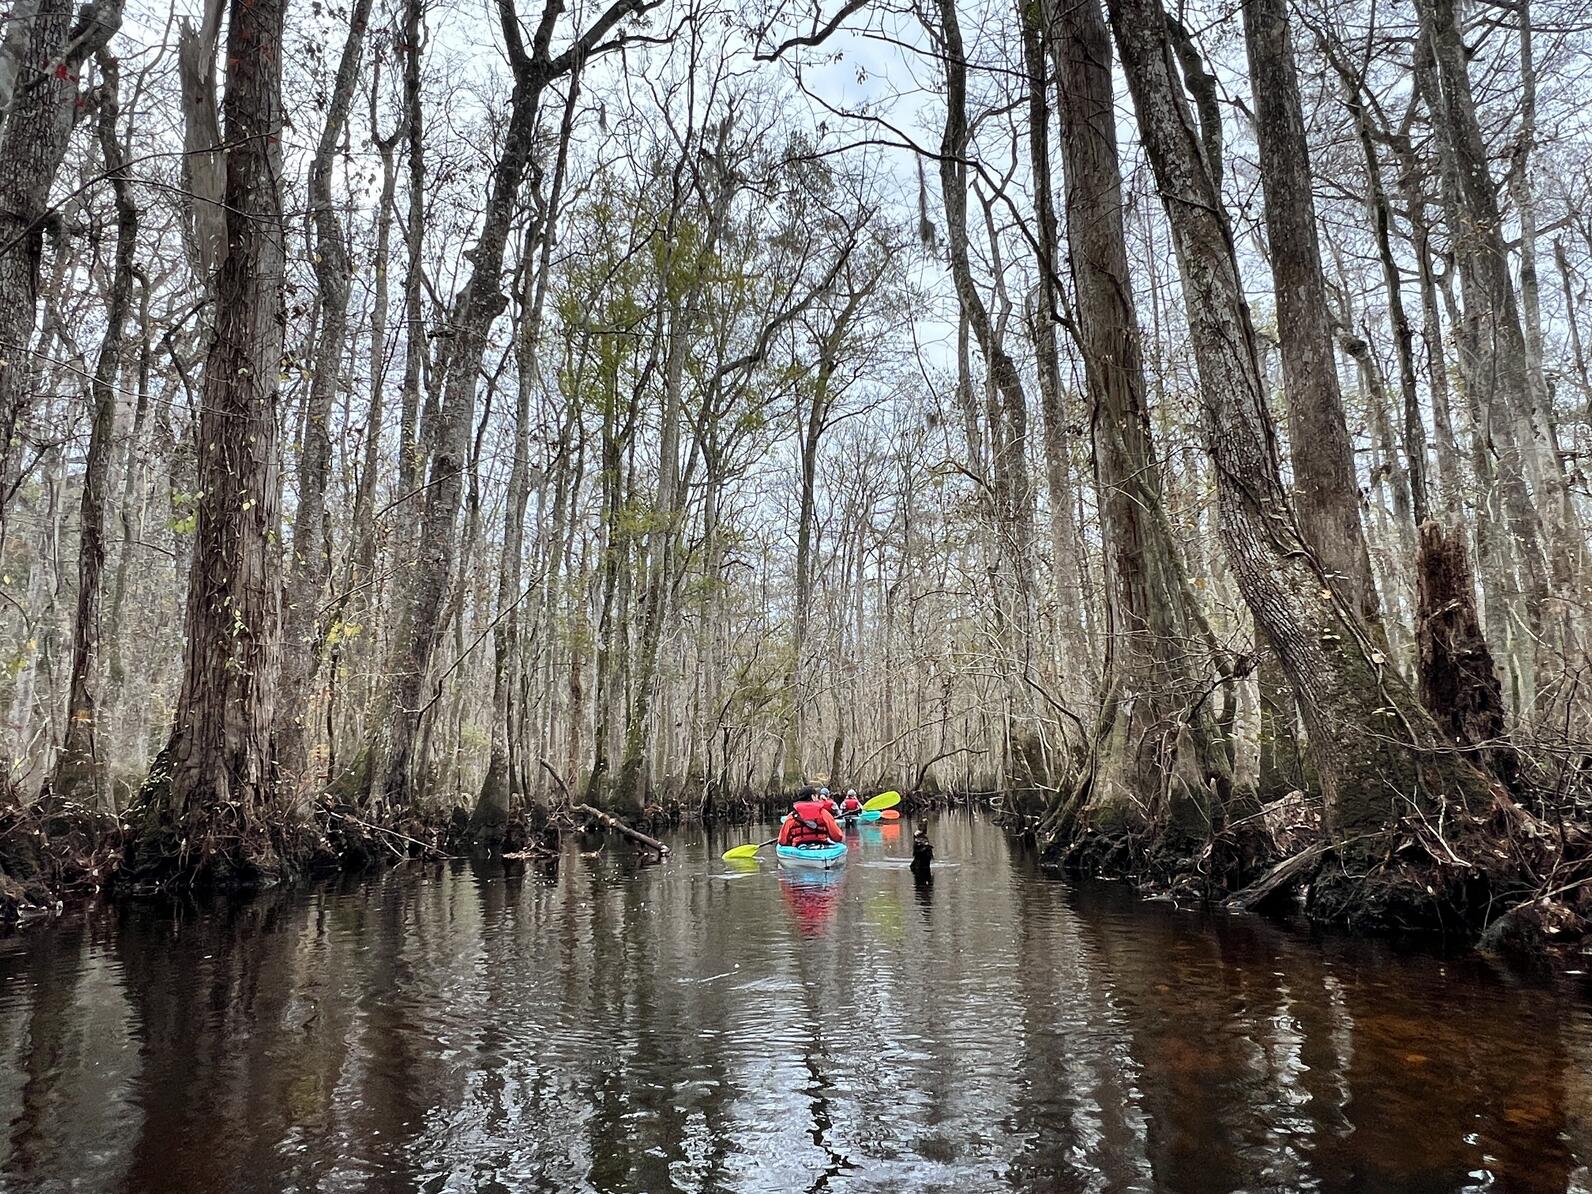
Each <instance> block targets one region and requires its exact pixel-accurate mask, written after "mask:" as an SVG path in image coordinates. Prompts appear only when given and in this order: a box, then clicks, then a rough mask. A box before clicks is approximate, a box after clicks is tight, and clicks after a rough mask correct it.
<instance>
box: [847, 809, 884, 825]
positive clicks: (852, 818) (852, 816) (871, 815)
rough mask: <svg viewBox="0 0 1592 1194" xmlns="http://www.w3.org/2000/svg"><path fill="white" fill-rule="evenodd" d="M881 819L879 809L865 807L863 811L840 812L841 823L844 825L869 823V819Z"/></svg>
mask: <svg viewBox="0 0 1592 1194" xmlns="http://www.w3.org/2000/svg"><path fill="white" fill-rule="evenodd" d="M881 819H882V818H881V817H880V815H879V810H878V809H864V810H863V811H861V812H856V813H841V814H840V820H841V823H842V824H844V825H856V824H858V823H859V822H861V823H867V822H869V821H878V820H881Z"/></svg>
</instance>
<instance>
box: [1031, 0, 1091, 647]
mask: <svg viewBox="0 0 1592 1194" xmlns="http://www.w3.org/2000/svg"><path fill="white" fill-rule="evenodd" d="M1019 10H1020V11H1019V13H1018V19H1019V20H1020V21H1021V22H1022V39H1023V71H1024V74H1025V75H1026V76H1027V78H1026V82H1027V87H1028V159H1029V162H1030V164H1031V166H1032V168H1033V180H1034V181H1033V186H1034V240H1035V245H1036V252H1035V256H1036V258H1037V264H1038V266H1039V283H1038V287H1037V301H1036V302H1035V303H1034V304H1033V308H1032V310H1031V311H1030V312H1029V331H1030V335H1031V337H1032V339H1033V342H1034V355H1035V357H1036V360H1037V364H1038V372H1039V413H1040V418H1041V421H1042V423H1043V425H1044V443H1045V480H1046V484H1047V488H1048V489H1049V494H1050V551H1051V556H1052V560H1051V568H1052V571H1053V574H1054V576H1055V578H1056V580H1055V584H1056V593H1055V608H1056V616H1057V620H1058V621H1059V622H1060V623H1061V634H1062V646H1063V649H1064V650H1065V651H1066V662H1065V665H1064V672H1065V673H1067V674H1074V675H1077V676H1080V677H1082V676H1086V675H1088V674H1089V673H1090V672H1091V671H1092V670H1093V668H1094V661H1095V649H1094V643H1093V642H1092V641H1090V638H1091V636H1090V635H1089V633H1088V628H1089V621H1090V619H1089V615H1088V612H1087V603H1086V602H1085V600H1084V581H1083V572H1084V556H1083V546H1082V544H1081V543H1080V542H1079V539H1078V534H1077V528H1076V526H1075V525H1074V523H1073V513H1074V510H1075V509H1076V508H1077V497H1076V495H1075V493H1074V490H1073V484H1072V460H1071V458H1070V452H1069V450H1068V444H1067V415H1066V410H1065V409H1064V403H1063V398H1062V385H1061V354H1060V351H1059V348H1058V346H1057V343H1056V324H1057V321H1058V319H1059V312H1058V310H1057V304H1058V303H1059V302H1060V298H1061V295H1060V288H1061V279H1060V277H1059V276H1058V274H1057V268H1058V265H1057V258H1058V256H1059V254H1058V252H1057V228H1056V205H1055V200H1054V198H1053V197H1052V195H1051V186H1050V174H1051V168H1050V101H1049V96H1048V94H1047V83H1046V80H1047V76H1048V73H1049V72H1048V70H1047V68H1046V61H1045V53H1046V48H1047V47H1046V45H1045V42H1046V40H1047V39H1046V36H1045V34H1046V30H1045V28H1044V26H1043V25H1042V24H1041V18H1040V14H1039V8H1038V6H1037V5H1027V4H1022V5H1019Z"/></svg>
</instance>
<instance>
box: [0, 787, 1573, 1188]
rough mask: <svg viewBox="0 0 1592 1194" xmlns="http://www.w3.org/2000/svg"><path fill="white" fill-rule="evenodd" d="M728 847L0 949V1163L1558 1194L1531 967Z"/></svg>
mask: <svg viewBox="0 0 1592 1194" xmlns="http://www.w3.org/2000/svg"><path fill="white" fill-rule="evenodd" d="M891 830H894V832H891ZM766 836H768V834H767V833H766V832H759V831H758V830H756V829H746V828H744V827H739V828H736V829H733V830H728V831H726V830H720V831H717V832H714V833H711V834H709V833H705V832H702V831H695V832H687V833H682V834H681V835H680V836H679V837H677V838H676V839H675V842H674V844H675V847H676V849H675V853H674V855H673V857H672V858H671V860H670V861H669V862H668V863H667V864H665V865H662V866H652V865H641V863H640V862H639V861H638V860H637V859H636V857H635V856H634V855H632V854H629V853H628V852H626V851H622V850H618V849H615V848H612V847H610V848H608V849H605V850H604V851H603V852H602V853H600V854H598V855H597V856H596V857H595V858H584V857H580V856H579V855H578V854H577V853H573V852H572V853H571V854H569V855H566V856H565V857H564V858H562V859H561V860H558V861H556V862H554V863H552V864H550V865H548V864H526V863H513V862H511V863H507V864H504V863H497V864H487V863H468V864H467V863H462V862H461V863H455V864H450V865H448V866H446V867H441V868H438V867H431V868H425V869H421V868H415V869H410V870H403V871H397V872H393V873H390V874H387V875H385V876H382V877H381V878H379V879H376V880H373V881H370V882H365V883H352V882H344V883H340V884H333V885H330V886H327V887H323V888H317V889H312V890H299V891H293V892H281V893H272V894H270V895H267V896H265V897H262V898H259V899H256V900H252V901H249V902H246V903H233V904H224V903H221V904H216V905H213V906H205V907H199V908H194V907H186V908H178V907H172V906H156V905H149V904H144V905H131V906H125V907H121V908H115V909H109V908H97V909H89V910H85V911H82V912H79V913H77V914H75V915H74V916H73V917H72V918H70V919H68V920H66V921H63V922H61V923H58V924H55V925H53V926H46V927H43V928H42V929H40V930H37V931H34V932H30V933H28V934H25V935H23V936H20V937H13V938H9V939H5V940H0V1108H3V1109H4V1110H5V1119H4V1124H3V1128H4V1131H3V1132H0V1188H3V1189H5V1190H8V1191H9V1190H19V1191H20V1190H41V1191H55V1190H73V1189H82V1190H105V1191H116V1190H124V1191H172V1192H174V1194H180V1192H185V1191H211V1190H239V1191H250V1190H284V1191H310V1190H316V1191H339V1190H350V1191H354V1190H358V1191H364V1190H377V1191H385V1190H393V1191H398V1190H426V1191H443V1190H447V1191H453V1190H481V1191H510V1190H514V1191H518V1190H548V1191H555V1190H557V1191H563V1190H593V1191H632V1190H646V1191H664V1190H682V1191H683V1190H691V1191H697V1190H714V1191H717V1190H815V1191H816V1190H825V1191H863V1190H870V1191H871V1190H879V1191H883V1190H910V1191H931V1190H946V1191H951V1190H955V1191H980V1190H990V1191H995V1190H1033V1191H1095V1190H1112V1191H1115V1190H1121V1191H1129V1190H1167V1191H1178V1192H1182V1191H1190V1192H1196V1194H1197V1192H1201V1191H1231V1190H1240V1189H1243V1190H1321V1191H1358V1190H1376V1191H1380V1190H1398V1191H1428V1190H1429V1191H1448V1190H1463V1189H1484V1188H1492V1189H1501V1190H1510V1191H1516V1190H1519V1191H1539V1190H1541V1191H1548V1190H1554V1191H1562V1190H1567V1189H1586V1188H1588V1171H1587V1163H1588V1155H1589V1152H1592V1127H1589V1120H1588V1111H1589V1107H1592V1103H1589V1093H1592V1092H1589V1082H1592V1078H1589V1077H1588V1075H1589V1074H1592V1015H1589V1014H1588V1013H1589V1008H1588V1004H1587V1001H1586V998H1585V992H1584V991H1582V990H1580V989H1576V988H1573V987H1571V986H1568V985H1567V984H1566V983H1565V982H1561V983H1560V984H1558V985H1553V984H1549V983H1545V982H1542V981H1526V980H1520V979H1516V978H1514V977H1511V976H1509V975H1507V974H1503V973H1500V972H1497V971H1495V970H1493V969H1491V968H1489V967H1488V966H1487V965H1486V964H1484V963H1482V962H1480V961H1477V960H1475V959H1470V958H1442V957H1436V956H1432V955H1429V954H1424V953H1420V952H1413V953H1412V952H1409V951H1404V952H1400V951H1398V950H1395V949H1393V948H1391V947H1389V946H1386V945H1381V944H1374V943H1366V942H1355V941H1352V940H1347V939H1342V938H1330V937H1329V938H1319V939H1318V938H1312V937H1310V936H1308V935H1305V934H1303V933H1300V932H1296V931H1294V930H1291V929H1289V928H1286V927H1283V926H1278V925H1275V924H1271V923H1268V922H1265V921H1262V920H1257V919H1252V918H1233V917H1223V916H1214V917H1213V916H1202V915H1200V914H1198V913H1190V912H1180V911H1177V910H1175V909H1173V908H1170V907H1168V906H1165V905H1161V904H1153V903H1144V902H1141V901H1138V900H1136V899H1134V898H1133V897H1132V895H1131V894H1130V893H1129V892H1127V891H1126V890H1125V889H1124V888H1122V887H1120V886H1114V885H1105V884H1083V885H1070V884H1066V883H1060V882H1055V881H1051V880H1047V879H1044V878H1042V877H1040V876H1039V875H1038V874H1037V873H1036V872H1035V871H1034V869H1033V867H1032V865H1031V860H1030V859H1028V858H1026V857H1024V856H1023V855H1022V854H1021V853H1020V852H1018V851H1015V850H1014V849H1013V848H1012V847H1011V845H1010V844H1009V843H1008V842H1007V840H1006V839H1005V838H1004V837H1003V836H1002V835H1001V834H1000V833H999V832H997V831H996V830H994V829H992V828H991V827H989V826H987V825H986V824H984V823H982V822H981V821H979V820H976V819H973V818H968V817H945V818H941V819H940V820H939V821H937V822H936V823H935V824H934V826H933V827H932V837H933V840H934V845H935V854H936V862H935V869H934V873H933V882H932V883H920V882H914V878H913V876H912V875H911V874H910V873H909V872H908V870H907V868H906V865H905V864H906V860H907V858H908V857H909V855H910V852H911V845H912V841H911V834H910V833H909V832H907V833H903V832H902V831H901V829H900V826H899V825H898V824H897V825H884V826H872V827H861V828H860V829H859V831H858V832H857V833H856V834H855V835H854V836H853V837H852V838H851V841H852V846H853V849H852V853H851V857H850V860H849V861H848V863H847V865H845V866H844V867H841V868H839V869H837V870H835V871H829V872H824V871H801V872H796V871H785V870H782V869H781V868H779V867H778V866H776V865H775V864H774V863H773V862H772V861H771V860H769V861H765V862H763V863H762V864H760V865H754V866H752V867H750V868H744V869H740V870H737V869H736V868H733V867H731V866H729V865H727V864H725V863H723V862H721V861H720V860H719V858H718V855H719V854H720V853H721V852H722V851H723V850H724V849H725V848H727V847H728V846H731V845H736V844H739V843H740V842H742V841H746V840H760V839H761V838H763V837H766ZM1569 981H1573V980H1569ZM1582 981H1584V980H1582Z"/></svg>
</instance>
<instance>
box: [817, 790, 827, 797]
mask: <svg viewBox="0 0 1592 1194" xmlns="http://www.w3.org/2000/svg"><path fill="white" fill-rule="evenodd" d="M818 794H819V795H820V796H827V795H829V789H828V788H819V789H818Z"/></svg>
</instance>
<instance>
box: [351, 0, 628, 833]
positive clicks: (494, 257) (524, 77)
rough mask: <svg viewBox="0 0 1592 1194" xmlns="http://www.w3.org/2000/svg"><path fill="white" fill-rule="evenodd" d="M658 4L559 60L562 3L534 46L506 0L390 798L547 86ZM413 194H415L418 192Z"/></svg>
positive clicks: (435, 610)
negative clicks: (509, 73) (493, 121)
mask: <svg viewBox="0 0 1592 1194" xmlns="http://www.w3.org/2000/svg"><path fill="white" fill-rule="evenodd" d="M646 7H648V3H647V0H614V3H613V4H612V5H610V7H609V8H608V9H607V10H605V11H604V12H603V13H602V14H601V15H600V16H599V17H598V18H597V19H596V20H595V21H594V22H593V23H592V24H591V26H590V27H589V28H588V29H587V30H586V31H585V32H584V33H582V34H581V35H580V36H579V37H577V38H576V39H575V40H574V41H573V43H572V44H571V45H570V46H569V47H567V48H566V49H565V50H564V51H563V52H562V53H560V54H558V55H557V56H556V57H554V56H553V55H552V52H551V45H552V39H553V33H554V30H555V27H556V25H557V23H558V17H559V14H560V13H561V12H562V11H563V4H562V0H548V2H547V4H546V6H545V7H544V8H543V10H542V14H541V19H540V21H539V22H538V25H537V27H536V30H535V33H534V36H533V39H532V45H531V48H530V50H529V51H527V50H526V49H525V47H524V45H523V43H522V40H521V35H520V17H519V14H518V13H517V12H516V11H515V9H514V6H513V4H512V3H511V0H500V3H499V5H498V13H499V18H500V23H501V25H502V28H503V36H504V39H505V41H506V42H507V44H508V46H509V50H510V63H511V65H512V67H513V69H514V89H513V92H512V94H511V95H510V99H509V123H508V128H507V130H506V131H505V133H504V138H503V150H502V153H501V154H500V156H499V157H498V160H497V164H496V165H495V166H494V168H493V171H492V183H491V188H490V191H489V195H488V199H487V204H486V211H485V213H484V215H483V217H482V222H481V233H480V235H479V236H478V237H477V238H476V243H475V246H474V247H473V248H472V249H471V251H470V253H469V260H470V263H471V273H470V277H469V280H468V281H466V283H465V284H464V286H463V288H462V289H461V290H460V291H459V293H458V295H457V296H456V297H455V299H454V302H453V307H452V309H451V310H450V311H449V314H448V324H449V328H450V331H451V336H452V343H451V345H450V346H449V349H448V356H447V370H446V374H445V376H444V379H443V391H442V399H441V407H440V410H439V415H438V425H437V434H436V438H435V451H434V453H433V455H432V457H431V461H430V468H431V473H430V481H429V483H428V485H427V487H426V503H425V510H424V513H423V514H422V516H421V519H420V537H419V558H418V559H417V560H416V575H415V586H414V592H413V595H412V597H411V599H410V601H409V602H408V607H409V611H410V612H409V615H408V617H407V619H406V621H407V628H406V629H405V631H404V632H403V637H402V641H400V642H399V644H398V651H397V657H396V659H395V666H394V671H395V675H394V676H393V700H392V709H391V712H390V715H389V728H388V733H387V748H388V753H387V758H386V761H385V766H384V767H383V768H382V773H383V774H382V781H381V787H382V791H383V793H384V794H385V795H386V797H387V799H388V800H389V801H391V802H393V803H395V804H408V803H409V802H410V801H411V800H412V799H413V798H414V796H415V768H416V766H417V764H418V763H423V760H419V761H417V760H415V759H414V758H413V757H412V756H413V752H414V742H415V739H416V737H417V732H418V730H419V726H420V718H421V714H422V712H423V710H424V707H425V705H426V704H427V702H426V701H424V700H422V690H423V689H424V687H425V683H426V679H427V676H428V674H429V672H430V670H431V664H432V657H433V656H434V654H435V653H436V647H437V640H438V635H439V633H440V632H441V630H442V629H443V625H444V624H443V613H444V605H445V601H446V597H447V593H448V588H449V585H450V583H451V581H452V579H453V572H454V563H455V560H456V557H457V554H458V537H457V535H456V533H455V530H456V523H457V521H458V516H459V507H460V503H461V501H462V499H463V495H464V483H463V482H464V476H463V475H464V470H465V468H466V467H467V464H468V461H467V456H468V454H469V443H470V428H471V426H472V422H473V420H472V416H473V414H474V412H475V393H476V383H477V375H478V374H479V373H480V371H481V359H482V356H483V354H484V353H485V351H486V343H487V333H488V332H489V331H490V330H491V327H492V324H493V323H494V322H495V321H496V320H497V317H498V315H499V314H501V313H502V311H503V308H504V306H505V305H506V304H507V301H508V300H507V298H506V297H505V295H504V294H503V289H502V282H503V252H504V248H505V246H506V245H507V242H508V233H509V225H510V222H511V221H512V219H513V216H514V209H515V205H516V202H517V200H518V197H519V191H520V182H521V180H522V178H523V177H524V175H525V170H526V167H527V166H528V165H529V163H530V159H531V152H532V149H533V148H534V144H535V136H536V123H537V116H538V113H539V110H540V103H541V97H542V92H543V91H544V90H545V89H546V87H547V85H548V84H549V83H550V82H552V81H553V80H554V79H558V78H561V77H563V76H565V75H567V74H569V73H571V72H572V71H574V70H578V69H580V67H581V66H582V64H583V63H584V61H585V58H586V56H587V55H588V54H590V53H591V51H592V49H593V47H595V46H596V45H598V44H599V43H601V42H602V40H603V39H604V38H605V37H607V35H608V34H609V33H610V32H611V31H612V30H613V28H614V26H616V25H617V24H618V23H619V22H620V21H622V20H624V19H625V18H626V17H628V16H630V15H631V14H632V13H635V12H637V11H641V10H643V9H645V8H646ZM411 201H414V197H413V196H411Z"/></svg>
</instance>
